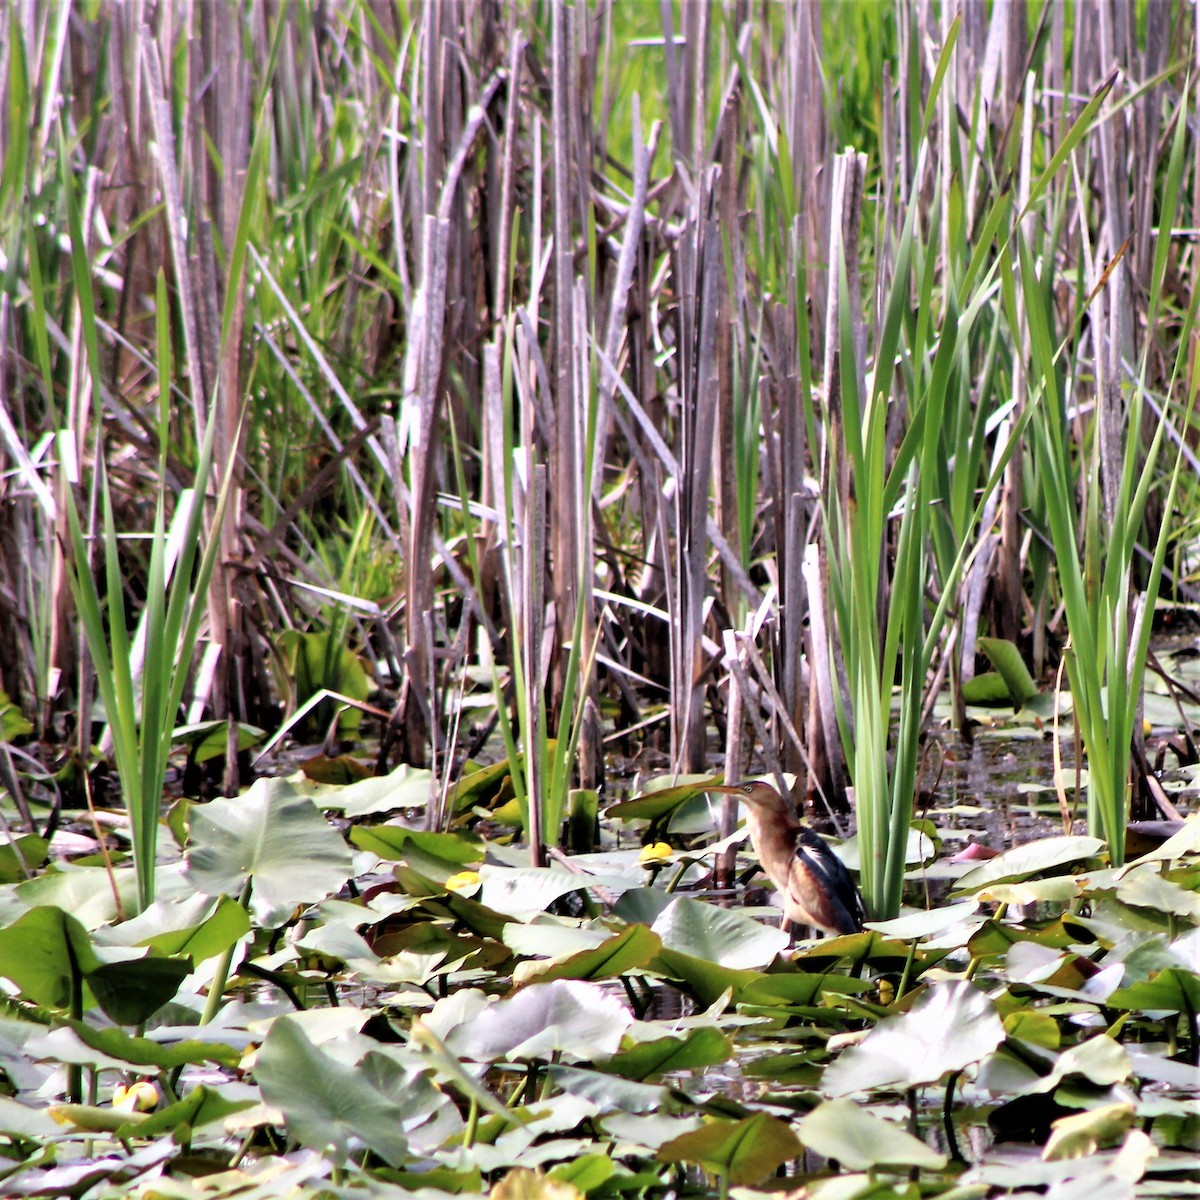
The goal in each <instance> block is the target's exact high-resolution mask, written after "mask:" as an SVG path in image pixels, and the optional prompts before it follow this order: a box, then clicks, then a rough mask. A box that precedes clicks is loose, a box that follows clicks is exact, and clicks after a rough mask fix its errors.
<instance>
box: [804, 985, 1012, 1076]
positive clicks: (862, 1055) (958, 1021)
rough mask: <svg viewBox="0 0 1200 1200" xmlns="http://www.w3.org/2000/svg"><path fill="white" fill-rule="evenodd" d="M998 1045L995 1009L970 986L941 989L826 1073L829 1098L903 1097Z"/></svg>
mask: <svg viewBox="0 0 1200 1200" xmlns="http://www.w3.org/2000/svg"><path fill="white" fill-rule="evenodd" d="M1003 1040H1004V1026H1003V1025H1002V1024H1001V1022H1000V1018H999V1016H997V1014H996V1008H995V1005H993V1003H992V1002H991V1000H989V999H988V997H987V996H986V995H985V994H984V993H983V992H981V991H980V990H979V989H978V988H977V987H975V986H974V985H973V984H970V983H965V982H954V983H941V984H938V985H937V986H935V987H933V988H931V989H930V990H929V991H928V992H927V993H926V994H925V995H924V996H922V997H921V999H920V1000H919V1001H918V1002H917V1004H916V1005H915V1006H914V1007H913V1008H912V1010H911V1011H910V1012H907V1013H904V1014H903V1015H901V1016H897V1017H888V1018H887V1019H885V1020H883V1021H880V1022H879V1024H878V1025H876V1026H875V1028H874V1029H872V1030H871V1032H870V1033H868V1034H867V1036H866V1037H865V1038H864V1039H863V1040H862V1041H861V1042H860V1043H859V1044H858V1045H857V1046H851V1047H850V1048H849V1049H848V1050H846V1051H845V1052H844V1053H843V1054H842V1055H841V1057H839V1058H837V1059H835V1060H834V1061H833V1062H832V1063H831V1064H830V1065H829V1066H828V1067H827V1068H826V1069H825V1074H824V1076H823V1077H822V1080H821V1086H822V1090H824V1091H825V1092H827V1093H828V1094H830V1095H831V1096H846V1095H849V1094H850V1093H851V1092H866V1091H871V1090H872V1089H875V1088H888V1089H895V1090H897V1091H906V1090H907V1089H908V1088H911V1087H917V1086H919V1085H921V1084H927V1083H937V1082H938V1081H939V1080H940V1079H941V1078H942V1077H943V1076H944V1075H946V1074H948V1073H949V1072H951V1071H959V1070H962V1068H963V1067H966V1066H969V1065H970V1064H971V1063H974V1062H978V1061H979V1060H980V1059H981V1058H983V1057H984V1056H985V1055H988V1054H990V1053H991V1052H992V1051H993V1050H995V1049H996V1047H997V1046H999V1045H1000V1043H1001V1042H1002V1041H1003Z"/></svg>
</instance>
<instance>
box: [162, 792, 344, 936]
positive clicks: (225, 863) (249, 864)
mask: <svg viewBox="0 0 1200 1200" xmlns="http://www.w3.org/2000/svg"><path fill="white" fill-rule="evenodd" d="M189 827H190V829H191V841H190V844H189V846H188V850H187V871H186V878H187V879H188V881H189V882H190V883H191V884H192V885H193V886H194V887H196V888H197V889H198V890H199V891H202V892H204V893H205V894H206V895H209V896H220V895H222V894H225V895H229V896H237V895H239V894H240V893H241V891H242V888H243V886H244V885H245V884H246V883H247V882H250V883H251V884H252V892H251V907H252V908H253V910H254V913H255V915H256V916H257V917H258V919H259V921H260V922H261V923H262V924H264V925H268V926H270V925H278V924H280V923H281V922H282V920H283V919H284V918H285V917H286V916H287V914H288V913H290V912H291V910H292V909H294V908H295V907H296V906H297V905H300V904H315V903H316V902H317V901H318V900H324V899H325V897H326V896H328V895H330V894H331V893H332V892H336V891H337V890H338V889H339V888H340V887H341V886H342V884H344V883H345V882H346V880H347V879H348V878H349V877H350V873H351V871H352V870H353V860H352V858H351V856H350V851H349V850H348V849H347V847H346V843H345V842H344V841H343V840H342V838H341V836H340V835H339V834H338V833H337V831H336V830H335V829H334V828H333V827H332V826H331V825H330V824H329V823H328V822H327V821H326V820H325V818H324V817H322V816H321V814H320V813H319V812H318V811H317V809H316V807H315V806H314V804H313V802H312V801H311V800H310V799H309V798H308V797H307V796H303V795H301V794H300V793H299V792H297V790H296V788H295V786H294V785H293V784H292V783H290V782H289V781H288V780H286V779H259V780H257V781H256V782H255V783H254V784H253V785H252V786H251V788H250V790H249V791H247V792H245V793H243V794H242V795H241V796H233V797H229V798H225V799H218V800H213V801H211V802H210V803H208V804H205V805H197V806H195V807H194V808H193V809H192V811H191V819H190V822H189Z"/></svg>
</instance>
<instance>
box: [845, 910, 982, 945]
mask: <svg viewBox="0 0 1200 1200" xmlns="http://www.w3.org/2000/svg"><path fill="white" fill-rule="evenodd" d="M978 908H979V901H978V900H964V901H962V902H961V903H959V904H945V905H941V906H940V907H938V908H930V909H927V910H925V911H922V912H907V913H903V914H902V915H901V916H898V917H896V918H894V919H893V920H891V921H868V922H867V927H868V928H869V929H873V930H874V931H875V932H876V933H881V934H883V936H884V937H888V938H899V939H900V940H901V941H906V942H907V941H919V940H920V939H921V938H927V937H934V936H935V935H937V934H939V933H944V932H945V931H946V930H947V929H951V928H953V927H954V926H955V925H957V924H958V923H959V922H960V921H965V920H967V919H968V918H969V917H971V916H972V915H973V914H974V913H975V911H976V910H977V909H978Z"/></svg>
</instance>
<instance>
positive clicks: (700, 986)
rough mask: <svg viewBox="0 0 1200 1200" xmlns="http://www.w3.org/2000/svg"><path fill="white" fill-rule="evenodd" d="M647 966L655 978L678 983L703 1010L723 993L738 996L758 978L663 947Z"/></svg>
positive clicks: (759, 973) (759, 974)
mask: <svg viewBox="0 0 1200 1200" xmlns="http://www.w3.org/2000/svg"><path fill="white" fill-rule="evenodd" d="M648 965H649V968H650V969H651V970H652V971H655V972H656V973H657V974H659V975H663V976H665V977H666V978H667V979H675V980H678V981H679V983H680V984H682V985H683V986H684V988H685V989H686V990H687V991H689V992H691V994H692V995H694V996H695V997H696V999H697V1000H698V1001H699V1002H700V1004H701V1005H703V1006H704V1007H705V1008H707V1007H709V1006H710V1005H713V1004H715V1003H716V1002H717V1001H718V1000H719V999H720V998H721V997H722V996H723V995H725V993H726V992H730V993H732V994H733V995H734V996H735V997H736V996H739V995H740V994H741V991H742V989H743V988H745V987H746V986H747V985H748V984H749V983H751V982H752V981H753V980H756V979H761V978H762V973H761V972H759V971H743V970H735V969H734V968H732V967H722V966H718V965H717V964H716V963H714V962H712V961H711V960H710V959H707V958H697V957H696V956H695V955H694V954H684V953H683V952H682V951H679V950H671V949H668V948H667V947H665V946H664V947H663V950H662V953H661V954H659V956H658V957H657V958H655V959H654V960H653V961H651V962H650V963H649V964H648Z"/></svg>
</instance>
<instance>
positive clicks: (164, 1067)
mask: <svg viewBox="0 0 1200 1200" xmlns="http://www.w3.org/2000/svg"><path fill="white" fill-rule="evenodd" d="M71 1028H72V1029H73V1030H74V1031H75V1034H76V1036H77V1037H78V1038H79V1039H80V1041H82V1042H84V1043H85V1044H86V1045H88V1046H91V1047H92V1048H93V1049H95V1050H99V1051H100V1052H101V1053H103V1054H107V1055H108V1056H109V1057H110V1058H117V1059H122V1060H124V1061H125V1062H127V1063H131V1064H133V1065H134V1066H141V1067H153V1068H154V1069H155V1070H157V1071H174V1070H175V1069H176V1068H178V1067H182V1066H186V1065H188V1064H189V1063H206V1062H209V1063H219V1064H220V1065H221V1066H225V1067H235V1066H237V1064H238V1062H239V1061H240V1060H241V1057H242V1051H241V1050H239V1049H238V1048H237V1047H235V1046H229V1045H226V1044H225V1043H224V1042H207V1041H206V1042H201V1041H196V1040H194V1039H189V1040H183V1041H175V1042H171V1041H158V1040H152V1039H151V1038H146V1037H134V1036H132V1035H131V1034H128V1033H126V1032H125V1030H123V1029H117V1028H115V1027H110V1028H107V1029H95V1028H93V1027H92V1026H90V1025H88V1024H86V1023H85V1022H83V1021H72V1022H71ZM157 1032H158V1034H159V1035H160V1036H161V1034H163V1033H164V1032H165V1030H162V1029H160V1030H158V1031H157Z"/></svg>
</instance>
